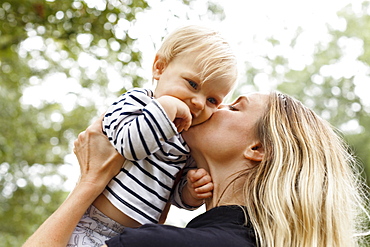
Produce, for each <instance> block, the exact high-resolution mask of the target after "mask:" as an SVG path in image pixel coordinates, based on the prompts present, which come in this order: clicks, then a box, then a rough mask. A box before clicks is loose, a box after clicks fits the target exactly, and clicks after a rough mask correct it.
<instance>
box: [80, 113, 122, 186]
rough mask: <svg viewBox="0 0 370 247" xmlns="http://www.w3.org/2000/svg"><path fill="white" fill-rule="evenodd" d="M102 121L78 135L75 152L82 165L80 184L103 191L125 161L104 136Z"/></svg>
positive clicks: (99, 120) (97, 121) (96, 122)
mask: <svg viewBox="0 0 370 247" xmlns="http://www.w3.org/2000/svg"><path fill="white" fill-rule="evenodd" d="M102 119H103V116H101V117H100V118H99V119H98V120H96V121H95V122H94V123H93V124H92V125H90V126H89V127H88V128H87V129H86V130H85V131H83V132H81V133H80V134H79V135H78V139H77V140H76V141H75V142H74V150H73V151H74V153H75V154H76V156H77V159H78V162H79V164H80V171H81V177H80V180H79V183H87V184H91V186H95V187H96V188H97V189H100V190H101V191H103V189H104V188H105V186H106V185H107V184H108V182H109V181H110V180H111V179H112V178H113V177H114V176H115V175H117V173H118V172H119V171H120V169H121V168H122V165H123V162H124V160H125V159H124V158H123V156H122V155H120V154H119V153H118V152H117V151H116V150H115V149H114V147H113V146H112V145H111V143H110V142H109V140H108V138H107V136H105V135H104V134H103V132H102V126H101V124H102Z"/></svg>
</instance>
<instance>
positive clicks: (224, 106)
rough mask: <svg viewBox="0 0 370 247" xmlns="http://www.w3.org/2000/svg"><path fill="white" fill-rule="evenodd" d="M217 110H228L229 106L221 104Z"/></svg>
mask: <svg viewBox="0 0 370 247" xmlns="http://www.w3.org/2000/svg"><path fill="white" fill-rule="evenodd" d="M217 109H229V105H225V104H221V105H219V106H218V107H217Z"/></svg>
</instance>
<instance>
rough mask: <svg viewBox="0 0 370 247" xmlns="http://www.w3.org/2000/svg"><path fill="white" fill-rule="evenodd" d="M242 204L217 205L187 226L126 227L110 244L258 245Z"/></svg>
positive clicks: (154, 246)
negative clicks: (247, 223) (247, 222)
mask: <svg viewBox="0 0 370 247" xmlns="http://www.w3.org/2000/svg"><path fill="white" fill-rule="evenodd" d="M244 223H245V216H244V212H243V210H242V209H241V208H240V207H239V206H221V207H216V208H213V209H211V210H209V211H207V212H205V213H203V214H201V215H199V216H197V217H195V218H194V219H193V220H191V221H190V222H189V224H188V225H187V226H186V228H178V227H174V226H168V225H158V224H146V225H143V226H142V227H140V228H136V229H134V228H125V230H124V232H123V233H122V234H120V235H119V236H117V237H114V238H112V239H110V240H108V241H106V244H107V245H108V246H109V247H114V246H116V247H120V246H122V247H144V246H145V247H147V246H151V247H173V246H176V247H197V246H199V247H216V246H217V247H237V246H243V247H255V246H256V239H255V235H254V231H253V229H252V227H251V226H250V225H247V226H245V225H244Z"/></svg>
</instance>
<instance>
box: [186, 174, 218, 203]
mask: <svg viewBox="0 0 370 247" xmlns="http://www.w3.org/2000/svg"><path fill="white" fill-rule="evenodd" d="M212 191H213V182H212V178H211V175H210V174H209V173H208V172H207V171H206V170H204V169H203V168H199V169H192V170H189V171H188V173H187V185H186V187H185V188H184V191H183V201H184V202H185V203H186V204H188V205H190V206H194V207H196V206H200V205H202V204H203V201H204V199H206V198H209V197H211V196H212Z"/></svg>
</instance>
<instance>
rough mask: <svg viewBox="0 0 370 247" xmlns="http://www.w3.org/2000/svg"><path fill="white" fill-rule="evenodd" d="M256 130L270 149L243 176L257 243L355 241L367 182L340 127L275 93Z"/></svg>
mask: <svg viewBox="0 0 370 247" xmlns="http://www.w3.org/2000/svg"><path fill="white" fill-rule="evenodd" d="M257 129H258V131H257V132H258V133H257V135H258V137H259V139H260V141H261V143H262V145H263V147H264V150H265V156H264V158H263V160H262V162H261V163H259V164H257V165H256V166H254V167H252V168H250V169H249V170H248V171H246V172H245V173H244V174H243V176H246V177H247V179H246V182H245V185H244V195H245V206H246V209H247V212H248V214H249V220H250V222H251V223H252V225H253V227H254V229H255V232H256V235H257V240H258V244H259V246H269V247H270V246H279V247H280V246H281V247H283V246H315V247H317V246H335V247H340V246H343V247H351V246H357V245H358V243H359V241H360V240H361V238H357V237H356V234H357V236H358V235H361V234H358V233H361V232H364V229H365V228H364V227H368V225H367V226H366V225H365V224H364V220H366V221H367V222H368V219H369V213H368V210H369V204H368V203H369V199H368V196H367V195H366V194H365V189H367V187H366V185H365V183H364V182H363V180H362V179H361V176H360V175H359V172H358V170H357V168H356V167H357V165H356V161H355V159H354V157H353V156H352V155H351V154H350V153H349V152H348V150H349V149H348V147H347V146H346V145H345V143H344V142H343V140H342V138H340V136H339V135H338V134H337V133H336V131H335V130H334V128H332V126H330V124H329V123H327V122H326V121H324V120H323V119H321V118H320V117H319V116H317V115H316V114H315V113H314V112H313V111H311V110H310V109H308V108H306V107H305V106H303V105H302V104H301V103H300V102H299V101H297V100H295V99H293V98H291V97H289V96H286V95H283V94H278V93H271V95H270V97H269V104H268V106H267V110H266V113H265V114H264V117H263V118H262V119H261V120H260V121H259V123H258V128H257Z"/></svg>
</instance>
